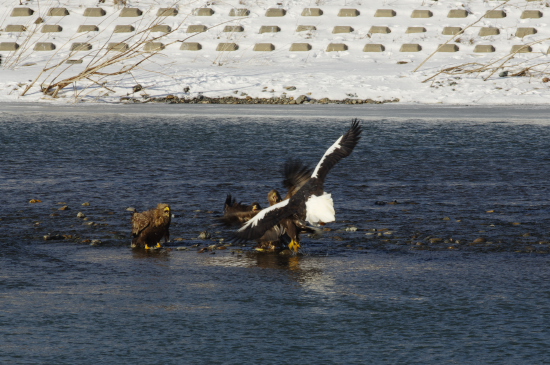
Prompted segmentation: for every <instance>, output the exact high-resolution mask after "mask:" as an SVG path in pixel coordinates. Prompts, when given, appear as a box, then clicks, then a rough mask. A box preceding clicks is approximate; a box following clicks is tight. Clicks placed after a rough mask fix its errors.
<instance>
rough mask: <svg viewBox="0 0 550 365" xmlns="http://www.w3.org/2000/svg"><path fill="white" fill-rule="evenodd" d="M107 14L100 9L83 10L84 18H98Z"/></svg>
mask: <svg viewBox="0 0 550 365" xmlns="http://www.w3.org/2000/svg"><path fill="white" fill-rule="evenodd" d="M105 14H107V12H106V11H105V10H103V9H102V8H87V9H85V10H84V16H88V17H100V16H105Z"/></svg>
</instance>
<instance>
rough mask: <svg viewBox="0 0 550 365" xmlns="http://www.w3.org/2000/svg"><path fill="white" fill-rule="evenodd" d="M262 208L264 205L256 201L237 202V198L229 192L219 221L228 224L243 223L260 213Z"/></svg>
mask: <svg viewBox="0 0 550 365" xmlns="http://www.w3.org/2000/svg"><path fill="white" fill-rule="evenodd" d="M260 210H262V207H261V206H260V204H258V203H256V202H254V203H252V204H250V205H245V204H242V203H237V200H236V199H235V198H234V197H232V196H231V194H227V197H226V198H225V205H224V207H223V217H221V218H219V221H220V222H222V223H224V224H225V225H227V226H230V225H234V224H242V223H244V222H247V221H248V220H249V219H250V218H252V217H254V216H255V215H256V214H258V212H259V211H260Z"/></svg>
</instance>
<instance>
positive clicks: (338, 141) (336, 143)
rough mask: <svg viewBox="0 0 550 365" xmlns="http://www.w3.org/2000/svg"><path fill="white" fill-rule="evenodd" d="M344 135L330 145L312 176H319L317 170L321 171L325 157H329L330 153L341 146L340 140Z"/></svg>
mask: <svg viewBox="0 0 550 365" xmlns="http://www.w3.org/2000/svg"><path fill="white" fill-rule="evenodd" d="M342 137H344V136H340V138H338V140H336V142H334V144H333V145H332V146H330V147H329V149H328V150H327V151H326V152H325V154H324V155H323V157H322V158H321V161H319V163H318V164H317V166H316V167H315V170H313V174H311V177H317V172H319V169H320V168H321V165H322V164H323V161H325V158H327V156H328V155H330V154H331V153H332V152H334V150H336V149H337V148H340V147H341V146H340V141H341V140H342Z"/></svg>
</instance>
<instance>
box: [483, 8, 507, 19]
mask: <svg viewBox="0 0 550 365" xmlns="http://www.w3.org/2000/svg"><path fill="white" fill-rule="evenodd" d="M485 18H488V19H498V18H506V12H505V11H504V10H487V12H486V13H485Z"/></svg>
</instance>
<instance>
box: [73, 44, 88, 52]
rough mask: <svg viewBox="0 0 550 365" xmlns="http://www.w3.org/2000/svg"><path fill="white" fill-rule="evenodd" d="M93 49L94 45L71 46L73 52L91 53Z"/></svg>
mask: <svg viewBox="0 0 550 365" xmlns="http://www.w3.org/2000/svg"><path fill="white" fill-rule="evenodd" d="M91 49H92V45H91V44H90V43H73V44H71V51H74V52H79V51H90V50H91Z"/></svg>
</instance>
